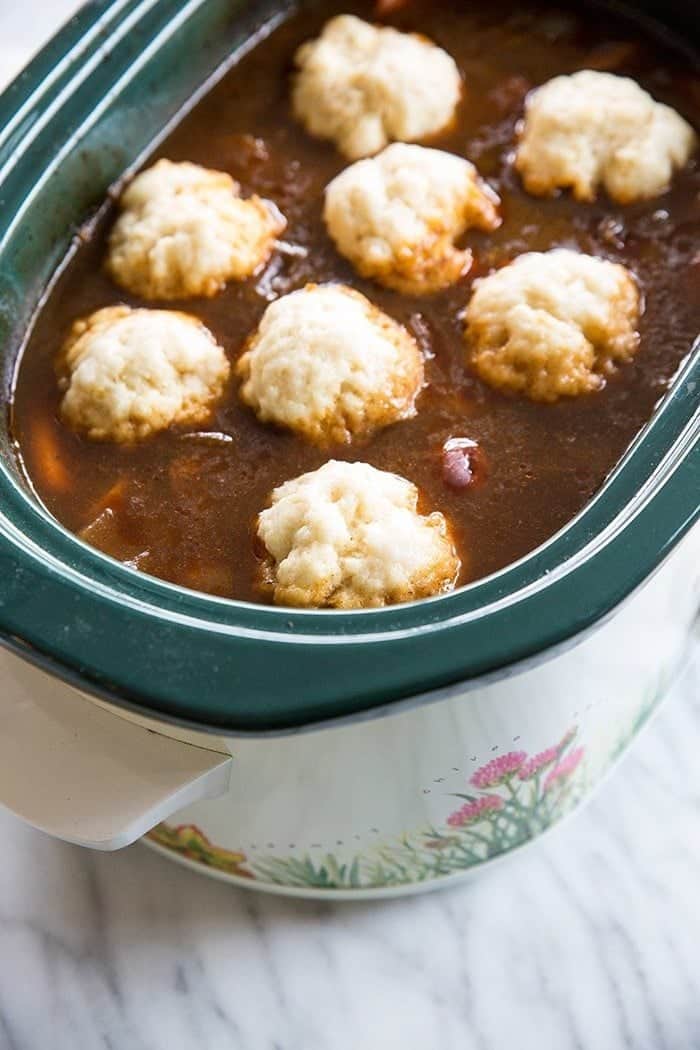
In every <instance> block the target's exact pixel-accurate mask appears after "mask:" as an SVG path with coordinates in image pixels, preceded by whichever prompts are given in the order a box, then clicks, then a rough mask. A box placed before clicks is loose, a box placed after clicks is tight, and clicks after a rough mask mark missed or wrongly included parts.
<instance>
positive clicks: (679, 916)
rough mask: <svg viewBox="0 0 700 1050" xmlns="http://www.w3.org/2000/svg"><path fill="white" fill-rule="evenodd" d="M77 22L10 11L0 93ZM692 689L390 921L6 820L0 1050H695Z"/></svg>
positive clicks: (696, 735) (697, 962) (697, 958)
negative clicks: (515, 854)
mask: <svg viewBox="0 0 700 1050" xmlns="http://www.w3.org/2000/svg"><path fill="white" fill-rule="evenodd" d="M75 6H76V5H75V4H74V3H73V2H72V0H28V3H27V4H23V5H22V4H19V3H10V0H0V76H5V77H7V76H9V75H10V73H11V72H14V70H15V69H16V68H18V67H19V65H20V64H21V63H22V61H23V59H24V58H25V57H26V56H27V54H28V53H29V52H30V51H31V49H32V48H33V47H35V46H36V45H37V44H38V43H39V42H40V39H41V38H42V37H43V36H46V35H48V34H49V33H50V32H51V31H52V30H53V28H54V26H55V25H56V24H58V22H60V21H61V20H62V19H63V18H65V17H67V16H68V15H69V14H70V13H71V11H72V10H73V9H74V8H75ZM699 687H700V674H699V673H698V671H697V670H696V671H695V672H694V673H691V674H689V675H688V676H687V677H686V680H685V682H684V683H683V685H682V687H681V688H679V689H677V690H676V692H675V695H674V696H673V697H672V698H671V699H670V701H669V702H668V703H667V705H666V707H665V708H664V710H663V711H662V712H661V714H660V715H659V717H658V718H657V720H656V721H655V722H654V724H653V725H652V726H651V727H650V728H649V729H648V730H647V731H646V732H645V734H644V736H643V738H642V739H641V740H640V742H639V744H638V745H637V746H636V748H635V749H634V751H633V752H632V754H631V755H630V756H629V757H628V758H627V759H626V760H625V762H624V763H623V765H622V766H621V768H620V769H619V770H618V771H617V772H616V773H615V774H614V775H613V776H612V778H611V779H610V780H609V781H608V782H607V784H606V785H605V786H604V787H603V788H602V790H601V791H600V793H599V795H598V796H597V798H596V800H595V801H594V802H593V803H592V805H591V806H589V808H588V809H587V810H586V811H585V812H584V813H582V814H581V815H579V816H578V817H576V818H574V819H573V820H572V821H571V822H570V823H569V824H567V825H566V826H564V827H562V828H561V829H559V830H557V831H556V832H554V833H553V834H552V836H551V837H549V838H548V839H547V840H545V841H544V842H543V843H541V844H540V845H538V846H536V847H535V848H534V849H531V850H530V851H528V852H525V853H524V854H523V855H521V856H520V857H519V858H517V859H516V860H513V861H512V862H509V863H506V864H504V865H502V866H501V867H497V868H496V869H495V870H493V871H492V872H490V873H489V875H488V876H486V877H483V878H481V879H478V878H477V879H475V880H473V881H471V882H469V883H467V884H466V885H464V886H463V887H462V888H461V889H456V890H452V891H444V892H442V893H437V894H433V895H430V896H426V897H422V898H414V899H408V900H402V901H397V902H395V903H388V904H381V905H371V906H370V905H344V906H340V905H338V906H334V905H330V904H324V903H320V904H303V903H299V902H286V901H284V900H280V899H274V898H266V897H264V896H258V895H255V894H252V893H242V892H238V891H234V890H231V889H229V888H228V887H227V886H224V885H221V884H219V883H216V882H213V881H210V880H207V879H205V878H202V877H201V876H198V875H193V874H190V873H189V872H187V871H185V870H183V869H181V868H178V867H176V866H175V865H172V864H169V863H167V862H166V861H164V860H161V859H160V858H159V857H157V856H155V855H153V854H151V853H149V852H148V851H147V850H146V849H144V848H143V847H141V846H136V847H133V848H132V849H129V850H127V851H125V852H123V853H121V854H115V855H108V856H105V855H97V854H88V853H85V852H82V851H80V850H78V849H75V848H72V847H69V846H64V845H61V844H59V843H56V842H52V841H50V840H48V839H46V838H44V837H43V836H41V835H39V834H37V833H35V832H33V831H30V830H29V829H27V828H24V827H22V826H20V825H19V824H18V823H17V822H16V821H15V820H13V818H11V817H9V816H8V815H6V814H4V813H2V812H0V838H1V841H2V843H3V862H2V864H1V865H0V1050H96V1048H98V1047H103V1048H106V1050H229V1048H232V1050H360V1048H364V1047H367V1048H369V1050H399V1048H401V1050H505V1048H506V1047H517V1050H535V1048H537V1050H622V1048H633V1050H694V1048H698V1050H700V904H699V903H698V898H699V895H700V688H699Z"/></svg>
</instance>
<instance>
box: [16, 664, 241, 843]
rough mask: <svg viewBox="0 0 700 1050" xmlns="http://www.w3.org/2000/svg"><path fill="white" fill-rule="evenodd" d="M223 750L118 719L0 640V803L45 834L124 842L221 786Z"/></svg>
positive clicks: (227, 761)
mask: <svg viewBox="0 0 700 1050" xmlns="http://www.w3.org/2000/svg"><path fill="white" fill-rule="evenodd" d="M230 765H231V756H230V755H229V754H223V753H221V752H220V751H216V750H208V749H206V748H202V747H197V746H193V745H192V744H187V743H182V742H181V741H179V740H173V739H171V738H170V737H166V736H162V735H160V734H159V733H156V732H152V731H150V730H148V729H145V728H143V726H140V725H137V724H136V723H135V722H132V721H127V720H126V719H125V718H121V717H119V716H117V715H114V714H112V713H111V712H110V711H108V710H106V709H104V708H103V707H100V706H99V705H97V704H95V703H92V702H91V701H90V700H89V699H88V698H87V697H83V696H82V695H81V694H80V693H77V692H76V691H75V690H73V689H71V688H70V687H69V686H66V685H64V684H63V683H62V682H59V681H57V680H56V679H54V678H50V677H49V676H48V675H46V674H44V672H43V671H39V670H37V669H36V668H34V667H32V666H30V665H29V664H27V663H26V662H25V661H22V660H20V659H18V658H17V657H16V656H14V655H11V654H10V653H8V652H6V651H4V650H1V649H0V804H1V805H4V806H5V807H6V808H7V809H9V810H11V811H12V812H13V813H15V814H16V815H17V816H18V817H20V818H21V819H22V820H24V821H26V823H28V824H31V825H32V826H33V827H35V828H38V829H39V830H41V831H45V832H46V833H47V834H49V835H53V836H54V837H56V838H59V839H63V840H64V841H66V842H72V843H75V844H77V845H79V846H88V847H91V848H92V849H99V850H115V849H121V848H122V847H123V846H128V845H130V844H131V843H132V842H134V841H135V840H136V839H138V838H140V837H141V836H142V835H144V834H145V833H146V832H147V831H150V830H151V828H153V827H154V826H155V825H156V824H158V823H159V822H160V821H161V820H164V819H165V818H166V817H168V816H170V815H171V814H172V813H174V812H175V811H176V810H178V809H181V808H182V807H183V806H186V805H189V804H190V803H191V802H195V801H197V800H199V799H203V798H214V797H216V796H217V795H220V794H223V792H225V791H226V789H227V786H228V780H229V775H230Z"/></svg>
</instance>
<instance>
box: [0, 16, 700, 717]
mask: <svg viewBox="0 0 700 1050" xmlns="http://www.w3.org/2000/svg"><path fill="white" fill-rule="evenodd" d="M262 6H263V7H266V9H267V10H266V11H265V12H263V13H264V14H265V16H266V17H269V16H271V15H273V14H274V12H275V10H276V9H279V7H280V5H279V4H274V3H268V4H267V5H262ZM249 13H250V12H249V5H246V4H244V3H240V2H239V3H238V4H236V3H235V2H232V0H190V2H189V3H188V2H183V0H98V2H93V3H92V4H90V5H88V6H87V7H86V8H84V9H83V10H82V12H81V13H80V14H78V15H77V16H76V17H75V18H74V19H73V20H72V21H71V22H70V23H69V24H68V25H67V26H66V28H65V29H64V30H63V31H62V32H61V33H59V35H58V36H57V37H55V38H54V40H53V41H52V42H51V43H50V44H49V45H48V46H47V47H46V48H45V50H44V51H43V52H42V53H41V54H40V55H39V56H38V57H37V58H36V59H35V60H34V62H33V63H32V64H31V65H30V66H29V67H28V68H27V69H26V70H25V71H24V72H23V73H22V74H21V75H20V77H19V78H18V79H17V80H16V81H15V83H14V84H13V85H12V86H11V87H10V88H9V89H8V91H6V92H5V94H4V95H3V96H2V97H0V128H1V129H2V130H1V131H0V200H1V201H2V202H3V203H2V209H1V210H0V355H4V363H5V373H6V375H5V391H7V390H8V388H9V386H8V384H9V382H10V378H9V370H10V363H9V362H10V357H11V356H14V353H15V351H16V349H17V345H18V333H21V332H22V331H26V329H27V327H28V325H29V324H30V322H31V316H32V313H33V311H34V309H35V307H36V304H37V302H38V300H39V298H40V295H41V293H42V291H43V289H44V288H45V287H46V284H47V278H48V275H49V274H50V273H51V272H52V271H53V270H55V268H56V265H57V263H58V261H59V260H60V259H61V257H62V255H64V254H65V249H66V247H67V238H66V233H65V231H66V229H68V228H69V227H70V228H71V229H75V226H76V223H75V215H72V213H70V208H71V207H73V208H75V207H76V206H77V205H78V204H79V205H80V207H82V208H83V212H82V214H83V215H84V214H85V213H86V210H87V206H88V205H89V203H91V202H92V203H94V204H97V202H99V201H100V200H101V199H102V197H103V195H104V193H105V190H106V188H107V187H108V186H109V184H110V183H111V182H112V181H113V180H114V178H115V176H116V175H117V174H119V173H121V172H123V171H124V170H125V169H126V168H127V167H129V165H130V164H131V163H132V162H133V158H134V156H135V154H136V152H138V150H136V149H135V143H137V142H138V144H140V145H141V149H143V148H144V147H145V143H146V139H144V138H143V135H142V137H141V138H140V139H139V138H138V135H136V132H134V135H133V136H131V131H130V129H131V127H132V125H133V126H137V125H139V121H140V120H142V118H143V111H144V110H147V109H148V108H149V106H150V107H151V109H152V112H151V113H150V116H148V114H147V117H148V119H149V120H150V121H151V124H152V127H151V134H150V136H149V137H150V138H151V139H152V138H153V130H154V129H155V127H157V126H158V124H162V123H163V122H164V117H167V116H170V117H172V116H173V115H174V113H175V110H176V109H177V108H178V106H179V105H180V104H181V103H182V102H184V100H185V98H186V97H187V95H189V94H190V93H191V89H192V87H193V86H194V84H196V83H198V82H199V83H201V82H202V81H203V80H204V79H205V77H206V75H207V74H208V73H210V72H211V71H212V70H213V69H214V68H215V67H216V66H218V65H219V64H220V63H221V62H222V61H224V60H225V59H226V56H227V55H228V54H230V53H231V51H232V50H233V49H234V48H235V47H237V46H239V45H243V44H244V43H245V37H246V35H247V34H249V33H250V31H251V24H250V20H249V19H248V21H247V22H246V17H247V16H248V14H249ZM263 13H261V14H260V17H259V18H258V21H257V23H256V26H257V28H258V29H259V28H260V25H262V23H263V22H264V18H263ZM244 16H246V17H244ZM253 28H255V27H253ZM185 48H186V49H187V53H188V54H189V55H190V59H189V66H190V67H191V74H192V76H193V77H196V78H197V79H195V80H193V81H192V83H191V84H190V85H189V87H188V89H187V91H186V92H185V91H184V89H181V90H180V93H179V95H178V92H177V91H176V90H175V88H174V87H173V82H172V76H174V74H173V70H174V69H175V68H176V66H175V64H174V63H173V59H174V58H175V57H176V56H177V55H178V53H179V54H180V55H183V54H184V53H185ZM193 55H194V56H195V58H192V56H193ZM169 77H170V78H171V79H169ZM144 98H146V99H147V100H148V101H147V102H144V101H143V100H144ZM135 105H137V106H138V109H134V106H135ZM129 106H131V107H132V108H131V109H129ZM154 121H157V122H156V123H155V124H154V123H153V122H154ZM142 122H143V121H142ZM146 123H148V121H146ZM130 136H131V137H130ZM79 162H82V168H79V167H77V166H76V165H78V164H79ZM71 165H72V167H71ZM68 169H69V170H68ZM79 170H80V171H84V173H85V174H84V178H83V181H82V182H81V181H80V180H79V179H77V177H76V174H75V173H76V172H77V171H79ZM69 176H70V178H71V179H72V180H73V181H72V186H73V188H74V191H75V192H74V194H73V198H74V199H73V200H72V204H67V203H66V202H65V200H63V199H62V198H61V196H60V193H59V191H58V190H55V191H54V190H52V186H54V185H55V186H59V184H60V182H61V178H68V177H69ZM52 193H54V197H53V198H52V196H51V194H52ZM66 209H67V210H66ZM69 213H70V214H71V215H72V218H70V221H68V216H69ZM699 390H700V349H698V348H697V347H696V349H695V351H694V352H693V353H691V355H690V356H689V358H688V359H687V361H686V363H685V365H684V366H683V368H682V369H681V371H680V373H679V375H678V377H677V379H676V381H675V383H674V385H673V387H672V389H671V391H670V392H669V394H668V395H667V396H666V398H665V399H664V401H663V403H662V404H661V406H660V407H659V409H658V410H657V412H656V414H655V416H654V418H653V419H652V421H651V422H650V423H649V424H648V426H647V427H646V428H645V429H644V431H643V432H642V434H640V436H639V437H638V439H637V440H636V442H635V443H634V445H633V446H632V448H631V449H630V450H629V452H628V453H627V455H626V456H625V458H624V460H623V461H622V462H621V463H620V465H619V466H618V467H617V468H616V470H615V471H614V473H613V474H612V475H611V477H610V478H609V480H608V481H607V483H606V484H605V486H604V488H603V489H602V490H601V491H600V493H599V494H598V495H597V496H596V497H595V498H594V499H593V500H592V501H591V503H590V504H589V505H588V506H587V507H586V508H585V509H584V510H583V511H582V512H581V513H580V514H579V515H578V516H577V517H576V518H575V519H574V521H572V522H571V523H570V524H569V525H568V526H567V527H566V528H565V529H563V530H562V531H561V532H559V533H558V534H557V535H556V536H555V537H554V538H553V539H552V540H550V541H549V542H548V543H546V544H545V545H544V546H543V547H541V548H539V549H538V550H536V551H535V552H533V553H532V554H531V555H529V556H528V557H526V558H524V559H522V560H521V561H520V562H518V563H517V564H515V565H512V566H510V567H509V568H507V569H505V570H503V571H502V572H499V573H498V574H496V575H494V576H492V577H489V578H488V579H485V580H482V581H479V582H477V583H474V584H472V585H470V586H468V587H466V588H463V589H461V590H459V591H457V592H455V593H453V594H451V595H447V596H443V597H440V598H435V599H429V600H427V601H423V602H420V603H414V604H411V605H405V606H396V607H393V608H390V609H385V610H377V611H372V612H357V613H339V612H299V611H296V610H286V609H275V608H269V607H262V606H256V605H247V604H243V603H239V602H232V601H224V600H220V599H216V598H210V597H207V596H204V595H201V594H196V593H193V592H189V591H185V590H183V589H180V588H177V587H174V586H172V585H170V584H166V583H162V582H160V581H158V580H155V579H152V578H150V577H145V576H143V575H140V574H138V573H137V572H134V571H132V570H130V569H127V568H125V567H124V566H122V565H120V564H118V563H117V562H115V561H113V560H111V559H109V558H107V557H105V556H103V555H101V554H99V553H97V552H96V551H94V550H91V549H90V548H88V547H87V546H86V545H85V544H83V543H81V542H80V541H79V540H77V539H76V538H75V537H74V536H72V535H70V534H69V533H68V532H67V531H66V530H65V529H64V528H62V526H61V525H59V524H58V523H57V522H56V521H55V520H54V519H53V518H51V516H50V515H49V514H48V513H47V512H46V511H45V510H44V509H43V508H42V507H41V505H40V504H39V503H38V501H36V500H35V499H34V498H33V497H32V496H31V494H30V493H29V492H28V490H27V488H26V486H25V485H24V484H23V483H22V482H21V481H20V479H19V478H18V476H17V474H16V471H15V470H14V469H13V464H12V454H11V449H10V448H9V443H8V441H7V440H6V439H5V447H4V457H3V458H4V462H2V463H0V641H2V642H3V643H4V644H6V645H8V646H10V647H11V648H13V649H15V650H16V651H18V652H21V653H23V654H24V655H25V656H27V657H28V658H30V659H32V660H34V661H35V662H37V663H38V664H40V665H42V666H44V667H45V668H47V669H48V670H49V671H50V672H51V673H53V674H56V675H58V676H60V677H61V678H63V679H65V680H68V681H70V682H72V683H73V684H75V685H77V686H79V687H80V688H82V689H83V690H85V691H87V692H93V693H95V694H97V695H101V696H105V697H108V698H109V699H110V700H112V701H113V702H116V703H119V704H124V705H127V706H131V707H134V708H136V709H138V710H141V711H144V712H147V713H149V714H151V715H156V716H158V717H161V718H164V719H167V720H173V721H177V722H183V723H188V724H192V725H197V726H201V727H205V728H207V729H213V730H217V731H221V730H226V731H228V732H231V733H233V734H236V733H253V734H264V733H268V732H280V731H288V730H294V729H298V728H301V727H304V726H309V725H312V724H317V723H321V722H325V721H328V720H336V719H347V718H352V717H360V716H364V717H366V716H367V714H368V712H370V711H372V710H373V709H377V708H379V707H381V708H382V709H385V705H387V704H389V703H392V702H397V701H400V700H405V699H406V698H409V697H417V696H422V695H424V694H428V693H430V692H432V691H435V690H438V689H441V688H443V687H445V686H449V685H453V684H456V683H468V682H473V681H475V680H477V679H480V678H483V676H485V675H492V674H498V673H507V672H508V669H509V668H512V667H513V665H514V664H516V663H519V662H521V661H523V660H527V659H530V658H533V657H536V656H537V655H538V654H543V653H544V652H546V651H547V650H549V649H551V648H552V647H553V646H557V645H561V644H563V643H565V642H567V641H570V640H572V639H574V638H575V637H576V636H578V635H580V634H581V632H584V631H586V630H587V629H588V628H590V627H592V626H593V625H594V624H596V623H598V622H600V621H601V620H602V619H603V618H604V617H606V616H607V615H608V614H609V613H610V612H611V611H612V610H614V609H615V607H616V606H617V605H619V603H620V602H621V601H623V600H624V599H625V598H626V597H627V596H628V595H630V594H631V593H632V591H633V590H634V589H635V588H636V587H638V586H639V585H640V584H641V583H642V582H643V581H644V580H645V579H646V578H647V577H648V576H649V575H650V574H651V573H652V572H653V571H654V570H655V569H656V568H657V567H658V566H659V565H660V564H661V563H662V561H663V560H664V559H665V558H666V556H667V555H668V554H669V553H670V552H671V550H672V549H673V548H674V546H675V545H676V544H677V543H678V541H679V540H680V539H681V538H682V536H683V535H684V534H685V533H686V532H687V531H688V530H689V529H690V528H691V526H692V525H693V524H694V522H695V521H696V520H697V518H698V516H699V514H700V509H699V506H698V493H699V492H700V418H699V414H698V407H697V406H698V391H699ZM426 698H427V697H426Z"/></svg>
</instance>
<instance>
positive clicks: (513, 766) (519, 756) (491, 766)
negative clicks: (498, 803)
mask: <svg viewBox="0 0 700 1050" xmlns="http://www.w3.org/2000/svg"><path fill="white" fill-rule="evenodd" d="M526 758H527V754H526V753H525V751H509V752H508V753H507V754H505V755H499V757H498V758H492V759H491V761H490V762H487V763H486V765H485V766H481V768H480V769H477V771H476V772H475V773H474V774H473V775H472V776H471V778H470V780H469V783H470V784H471V785H472V786H473V787H475V788H492V787H498V786H499V784H503V783H504V782H505V781H506V780H508V779H509V777H512V776H513V774H514V773H517V772H518V770H519V769H520V767H521V766H522V764H523V762H524V761H525V759H526Z"/></svg>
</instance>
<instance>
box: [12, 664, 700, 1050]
mask: <svg viewBox="0 0 700 1050" xmlns="http://www.w3.org/2000/svg"><path fill="white" fill-rule="evenodd" d="M699 686H700V674H699V673H698V671H697V669H696V670H695V671H691V672H689V674H688V675H687V676H686V679H685V681H684V682H683V683H682V687H681V688H678V689H677V690H676V691H675V694H674V695H673V696H672V697H671V698H670V700H669V701H668V702H667V704H666V706H665V707H664V709H663V710H662V712H661V713H660V715H659V716H658V717H657V719H656V720H655V721H654V723H653V724H652V726H651V727H650V728H649V729H648V730H647V731H646V732H645V733H644V735H643V737H642V739H641V740H640V741H639V743H638V745H637V746H636V747H635V748H634V749H633V751H632V752H631V754H630V755H629V756H628V757H627V759H626V760H625V761H624V762H623V764H622V765H621V766H620V767H619V769H618V770H617V771H616V772H615V773H614V774H613V775H612V776H611V778H610V779H609V781H608V782H607V783H606V784H605V785H604V786H603V788H602V789H601V790H600V792H599V794H598V796H597V797H596V798H595V800H594V801H593V802H592V803H591V805H590V806H589V807H588V808H587V809H586V810H585V811H584V812H583V813H582V814H580V815H579V816H577V817H574V818H573V819H572V820H571V821H570V822H569V823H568V824H566V825H565V826H563V827H561V828H559V829H558V830H556V831H555V832H553V833H552V834H551V835H550V836H549V837H548V838H547V839H546V840H544V841H543V842H542V843H541V844H540V845H538V846H536V847H534V848H532V849H530V850H528V851H526V852H524V853H523V854H521V855H520V856H519V857H517V858H514V859H512V860H510V861H507V862H505V863H503V864H502V865H501V866H500V867H496V868H494V869H493V870H492V871H491V872H490V873H489V874H488V875H487V876H484V877H481V878H479V877H477V878H475V879H473V880H472V881H470V882H467V883H466V884H464V885H463V886H462V887H461V888H457V889H454V890H450V891H443V892H439V893H434V894H431V895H428V896H424V897H416V898H413V899H404V900H400V901H396V902H388V903H383V904H372V905H370V904H356V905H353V904H350V905H331V904H324V903H319V904H307V903H300V902H287V901H284V900H281V899H277V898H272V897H265V896H262V895H257V894H253V893H247V892H240V891H236V890H233V889H230V888H229V887H227V886H225V885H222V884H219V883H216V882H214V881H210V880H208V879H205V878H202V877H201V876H198V875H194V874H191V873H190V872H188V871H185V870H183V869H181V868H179V867H176V866H175V865H172V864H169V863H167V862H166V861H164V860H162V859H160V858H159V857H157V856H155V855H153V854H151V853H150V852H148V851H147V850H146V849H145V848H144V847H142V846H136V847H133V848H131V849H129V850H127V851H125V852H123V853H120V854H114V855H100V854H90V853H85V852H82V851H80V850H78V849H76V848H73V847H70V846H64V845H61V844H59V843H56V842H53V841H50V840H49V839H46V838H44V837H43V836H41V835H39V834H37V833H35V832H33V831H30V830H28V829H26V828H24V827H22V826H20V825H19V824H18V823H16V822H15V821H14V820H13V818H11V817H9V816H7V815H1V816H0V834H1V835H2V842H3V844H4V849H3V864H2V867H1V868H0V1048H2V1050H37V1048H39V1047H41V1048H45V1047H50V1048H51V1050H92V1048H94V1047H108V1048H112V1050H180V1048H182V1050H190V1048H192V1050H194V1048H197V1050H199V1048H203V1050H224V1048H228V1047H234V1048H236V1050H239V1048H240V1050H358V1048H359V1047H364V1046H367V1047H371V1048H372V1050H394V1048H396V1050H399V1048H401V1050H419V1048H421V1050H423V1048H429V1050H472V1048H473V1050H504V1048H505V1047H510V1046H514V1047H517V1048H518V1050H535V1048H537V1050H543V1048H545V1050H549V1048H552V1050H569V1048H571V1050H575V1048H585V1050H599V1048H600V1050H618V1048H627V1047H630V1048H634V1050H693V1048H700V907H698V887H700V773H699V768H700V767H699V765H698V755H700V695H699V694H700V689H699Z"/></svg>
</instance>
